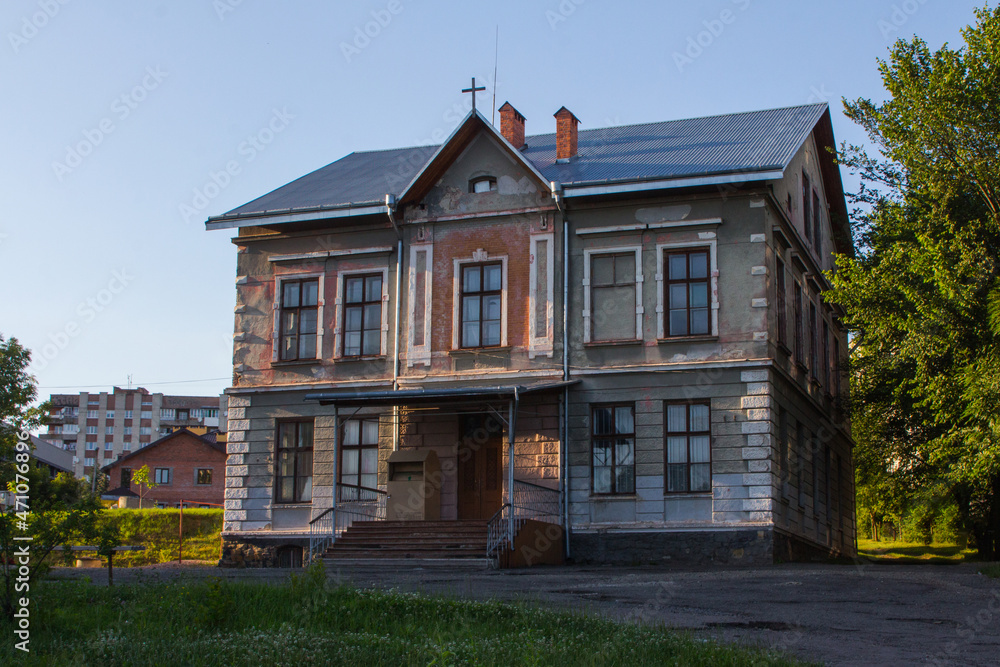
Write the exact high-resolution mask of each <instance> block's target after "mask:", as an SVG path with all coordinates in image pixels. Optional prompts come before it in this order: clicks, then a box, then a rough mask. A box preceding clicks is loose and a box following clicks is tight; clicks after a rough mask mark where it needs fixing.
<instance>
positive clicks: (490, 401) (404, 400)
mask: <svg viewBox="0 0 1000 667" xmlns="http://www.w3.org/2000/svg"><path fill="white" fill-rule="evenodd" d="M579 382H580V380H560V381H556V382H536V383H532V384H523V385H493V386H486V385H481V384H479V385H477V384H468V385H463V386H456V385H455V384H452V383H449V385H448V386H445V387H438V388H421V389H397V390H388V391H387V390H380V391H362V392H316V393H309V394H306V396H305V400H307V401H317V402H318V403H319V404H320V405H329V406H332V407H333V417H334V421H335V423H339V421H338V419H339V414H338V413H339V409H340V408H365V407H378V406H394V407H395V406H425V407H430V406H434V405H437V406H441V407H445V406H458V405H462V404H466V405H469V404H472V405H481V406H484V407H486V408H487V409H488V410H489V411H490V412H493V413H494V414H495V415H496V416H498V417H500V414H501V413H500V411H499V410H497V409H496V407H494V406H495V404H496V403H498V402H500V403H506V407H507V411H508V413H507V415H508V416H507V419H506V423H507V452H508V456H507V503H508V505H510V504H511V503H512V502H513V495H512V494H513V487H514V438H515V433H516V429H517V410H518V405H519V402H520V399H521V398H522V397H523V396H530V395H537V394H543V393H550V394H551V393H555V392H558V391H561V390H564V389H565V388H566V387H569V386H571V385H574V384H577V383H579ZM500 418H501V420H502V419H503V418H502V417H500ZM338 432H339V429H334V440H333V446H334V457H336V456H338V455H339V442H338V435H339V433H338ZM336 502H337V501H336V494H334V504H335V505H336Z"/></svg>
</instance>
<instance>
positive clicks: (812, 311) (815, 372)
mask: <svg viewBox="0 0 1000 667" xmlns="http://www.w3.org/2000/svg"><path fill="white" fill-rule="evenodd" d="M809 366H810V367H811V369H812V376H813V379H814V380H817V381H818V377H819V368H818V366H819V325H818V324H817V323H816V304H815V303H813V301H812V300H811V299H810V301H809Z"/></svg>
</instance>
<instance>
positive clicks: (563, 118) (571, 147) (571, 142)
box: [554, 107, 580, 160]
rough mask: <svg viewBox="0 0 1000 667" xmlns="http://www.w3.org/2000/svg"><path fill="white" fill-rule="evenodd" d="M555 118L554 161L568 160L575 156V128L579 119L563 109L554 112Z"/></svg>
mask: <svg viewBox="0 0 1000 667" xmlns="http://www.w3.org/2000/svg"><path fill="white" fill-rule="evenodd" d="M554 115H555V117H556V159H557V160H568V159H570V158H571V157H574V156H575V155H576V139H577V131H576V126H577V125H578V124H579V123H580V119H579V118H577V117H576V116H574V115H573V112H572V111H570V110H569V109H567V108H566V107H563V108H561V109H559V111H557V112H555V114H554Z"/></svg>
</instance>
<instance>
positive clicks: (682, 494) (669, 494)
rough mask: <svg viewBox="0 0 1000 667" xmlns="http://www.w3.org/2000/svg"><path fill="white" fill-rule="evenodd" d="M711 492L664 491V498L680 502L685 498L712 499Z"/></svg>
mask: <svg viewBox="0 0 1000 667" xmlns="http://www.w3.org/2000/svg"><path fill="white" fill-rule="evenodd" d="M711 497H712V492H711V491H664V492H663V498H664V499H666V498H676V499H678V500H683V499H684V498H711Z"/></svg>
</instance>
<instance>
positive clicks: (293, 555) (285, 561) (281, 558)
mask: <svg viewBox="0 0 1000 667" xmlns="http://www.w3.org/2000/svg"><path fill="white" fill-rule="evenodd" d="M278 567H283V568H296V567H302V547H296V546H283V547H281V548H279V549H278Z"/></svg>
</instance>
